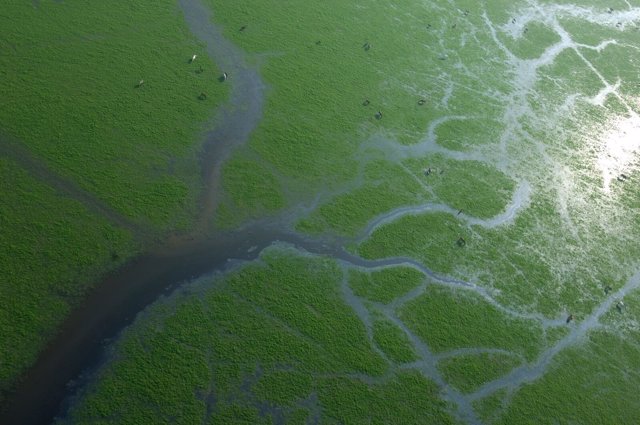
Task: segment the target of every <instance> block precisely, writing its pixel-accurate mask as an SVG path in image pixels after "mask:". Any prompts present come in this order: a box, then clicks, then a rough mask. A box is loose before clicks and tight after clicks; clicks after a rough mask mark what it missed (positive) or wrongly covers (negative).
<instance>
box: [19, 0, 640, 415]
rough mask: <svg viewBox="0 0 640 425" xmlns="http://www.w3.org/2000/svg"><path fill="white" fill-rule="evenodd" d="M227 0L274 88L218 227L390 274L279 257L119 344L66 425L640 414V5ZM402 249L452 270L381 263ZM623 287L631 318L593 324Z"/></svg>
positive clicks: (161, 313)
mask: <svg viewBox="0 0 640 425" xmlns="http://www.w3.org/2000/svg"><path fill="white" fill-rule="evenodd" d="M486 3H489V2H486ZM561 3H562V4H564V5H569V6H567V7H564V6H558V5H559V4H561ZM208 4H209V5H210V6H211V8H212V10H213V11H214V20H215V21H216V22H217V23H219V24H220V25H222V27H223V28H224V31H225V35H226V36H227V37H228V38H229V39H230V40H232V41H233V42H235V43H236V44H237V45H239V46H240V47H241V48H242V49H244V50H245V51H246V52H248V55H249V57H250V58H251V60H253V61H254V62H255V63H256V64H257V65H258V66H259V68H260V70H261V75H262V76H263V78H264V80H265V82H266V84H267V85H268V87H269V89H268V90H267V98H266V102H265V105H264V111H263V120H262V121H261V123H260V125H259V127H258V128H257V129H256V131H255V132H254V133H253V134H252V137H251V141H250V143H249V145H248V146H247V147H245V148H243V149H241V151H239V152H237V154H236V155H235V156H234V157H233V158H232V159H231V160H230V161H229V162H228V163H227V164H226V166H225V167H224V169H223V172H222V184H223V187H224V189H225V192H226V193H225V197H224V199H223V203H222V204H221V206H220V209H219V211H218V216H217V224H218V225H220V226H222V227H225V226H226V227H231V226H233V225H236V224H240V223H241V222H243V220H245V219H248V218H256V217H260V216H263V215H265V214H266V215H271V214H276V213H277V212H278V211H280V210H283V209H287V208H288V207H291V206H296V205H297V206H300V205H302V207H308V206H309V205H312V206H313V208H307V211H308V210H309V209H310V210H311V211H309V212H308V213H305V214H304V215H303V216H302V217H300V220H299V221H297V222H295V220H294V222H293V223H290V224H291V226H292V227H293V226H295V227H296V229H297V230H299V231H302V232H304V233H308V234H313V235H321V236H325V235H326V234H332V235H340V236H345V237H347V238H350V237H356V236H357V238H354V239H347V240H348V241H350V242H348V246H349V247H350V248H352V247H355V248H353V251H354V252H356V254H358V255H361V256H362V257H364V258H365V259H368V260H372V261H371V264H375V266H372V267H373V268H372V269H371V270H365V269H363V268H361V267H355V266H354V267H353V268H350V266H345V265H344V264H342V267H339V266H338V264H336V263H334V262H333V261H332V260H330V259H327V258H318V257H312V256H309V255H302V254H299V253H297V252H296V251H294V250H292V249H289V250H278V249H274V250H269V251H267V252H264V253H263V254H262V256H261V258H260V259H259V260H258V261H256V262H252V263H250V264H245V265H243V266H242V267H240V268H238V269H236V270H235V271H233V272H230V273H229V274H228V275H224V276H216V277H215V278H211V279H205V280H203V281H202V282H201V283H199V284H194V285H190V286H188V287H186V288H185V289H184V290H183V291H181V292H179V293H178V294H175V295H174V296H172V297H171V298H169V299H167V300H162V301H160V302H158V303H156V304H155V305H154V306H153V307H151V308H150V309H148V310H147V311H146V312H144V313H143V314H142V315H141V316H140V317H139V319H138V320H137V322H136V323H135V324H134V326H132V327H130V328H129V329H127V330H126V331H125V332H124V333H123V335H122V337H121V338H120V340H119V341H118V342H117V343H116V344H115V346H114V347H113V350H114V351H113V353H112V354H113V356H112V358H111V360H110V361H108V362H107V364H106V365H105V366H104V367H103V368H102V369H100V370H99V372H98V373H97V375H96V377H95V379H94V380H93V381H92V382H91V383H90V384H89V385H88V386H87V387H86V388H85V389H84V390H83V392H82V393H81V394H80V396H79V399H78V403H77V404H76V405H75V406H74V408H73V409H72V411H71V412H70V416H69V420H70V421H72V422H78V423H88V422H92V421H106V422H108V421H111V422H114V423H118V422H124V421H127V420H130V421H132V422H142V423H144V422H150V423H158V422H162V421H165V422H170V421H173V422H180V423H192V422H194V421H199V422H202V421H203V419H204V422H205V423H206V422H210V423H214V422H237V423H243V422H245V423H260V422H264V423H269V422H278V421H284V422H291V423H297V422H305V421H307V422H313V421H314V420H316V419H317V418H320V419H321V420H322V422H326V423H363V422H365V423H366V422H367V421H370V422H385V421H392V420H399V421H400V422H403V423H421V422H425V418H429V420H430V421H431V422H436V423H447V422H453V421H454V419H453V417H454V416H458V418H456V419H461V417H464V419H467V421H468V422H473V418H472V416H473V414H475V415H476V416H477V417H478V421H483V422H486V423H528V422H531V421H532V420H535V422H536V423H553V421H560V422H563V421H564V422H571V421H577V422H579V423H585V424H589V423H594V424H596V423H597V424H599V423H620V422H622V421H625V422H631V421H632V419H633V413H634V412H637V411H638V409H639V407H638V404H637V400H635V399H633V398H632V394H634V388H636V387H637V384H638V383H637V376H636V375H637V374H635V372H634V370H635V369H637V366H638V365H637V362H638V358H640V354H639V353H640V351H639V349H638V346H637V344H635V342H634V340H635V339H637V332H636V329H637V323H638V322H637V319H636V317H637V316H636V315H637V314H638V308H637V305H638V303H637V300H636V298H635V297H634V296H635V294H636V292H633V290H634V288H635V287H634V286H629V285H627V286H624V285H625V282H626V281H628V279H629V276H631V275H633V273H634V271H635V270H636V269H637V257H638V255H639V254H640V252H638V246H637V244H636V243H635V241H636V240H637V239H638V237H640V234H638V232H639V230H638V229H640V227H638V226H637V224H638V221H639V218H638V214H637V206H638V201H637V188H634V187H633V185H632V184H630V183H633V182H634V179H635V178H636V177H635V174H636V170H637V165H638V161H637V149H638V147H637V146H636V145H634V144H633V143H632V142H629V140H630V139H632V137H624V133H625V132H628V133H629V134H635V133H634V131H636V130H635V128H636V127H638V123H637V117H634V115H633V111H634V110H635V109H637V96H638V95H639V94H640V93H638V89H637V84H636V82H637V81H636V80H637V78H638V77H637V73H635V67H634V66H633V65H634V63H635V59H631V60H630V61H629V60H627V59H625V57H633V55H634V54H635V48H634V47H633V46H634V45H637V42H638V37H639V35H638V33H637V32H635V30H634V29H633V28H632V26H633V25H634V24H635V22H636V21H637V20H639V19H640V11H639V10H637V9H634V8H629V7H628V5H626V4H623V3H621V2H620V3H615V4H614V5H612V7H614V9H616V11H618V10H623V9H625V8H628V9H629V13H626V14H616V13H615V12H612V13H608V12H607V11H606V9H605V8H603V7H602V6H601V5H598V4H595V2H593V1H592V2H583V3H582V4H580V5H576V4H575V3H574V2H550V1H544V2H539V3H537V4H535V5H532V4H530V3H525V2H513V1H506V0H505V1H495V2H490V4H478V2H472V1H454V2H449V3H446V4H445V2H439V1H434V2H428V3H425V2H415V1H410V0H404V1H400V2H394V3H392V4H390V3H388V2H381V1H373V0H372V1H370V2H358V3H355V2H344V1H342V2H339V1H337V0H330V1H327V2H319V3H314V4H308V2H307V3H305V2H302V1H294V2H290V3H288V5H287V8H286V10H284V9H283V7H282V5H281V4H280V3H277V2H275V1H254V0H250V1H247V2H242V3H238V2H215V3H214V2H209V3H208ZM612 4H613V3H612ZM583 6H586V7H587V8H582V7H583ZM609 15H611V16H609ZM618 19H620V20H623V21H624V23H623V25H621V26H617V23H616V20H618ZM241 28H242V30H241ZM525 29H526V31H525ZM607 40H615V42H607ZM577 43H582V44H585V45H579V44H577ZM618 80H619V82H618ZM149 87H150V86H149ZM421 101H424V102H422V103H421ZM199 106H202V105H199ZM377 111H381V112H382V113H383V114H382V116H381V117H380V119H376V116H375V114H376V112H377ZM194 122H195V121H194ZM18 136H19V135H18ZM611 140H614V141H619V140H623V141H624V142H625V143H626V145H625V146H626V147H625V149H622V150H620V149H616V146H619V143H618V145H616V144H614V143H613V142H611V143H610V141H611ZM621 151H622V152H621ZM429 168H433V172H432V173H428V175H425V174H426V173H425V169H427V170H428V169H429ZM441 170H443V171H444V173H442V174H441V173H440V171H441ZM621 173H624V174H625V175H628V176H630V178H629V179H626V178H623V179H622V180H618V178H617V177H620V174H621ZM185 179H186V180H184V181H189V180H188V177H185ZM627 180H629V181H627ZM187 186H188V185H187ZM523 187H525V188H526V187H529V188H530V189H529V190H528V191H521V190H520V189H521V188H523ZM525 192H526V193H525ZM185 199H187V198H185ZM107 200H108V199H107ZM300 203H301V204H300ZM187 204H188V202H187ZM403 207H414V208H415V211H413V210H412V211H411V213H406V214H405V213H402V211H400V210H397V211H400V213H399V214H397V215H393V214H391V213H392V212H393V211H396V209H399V208H403ZM187 210H188V208H187ZM460 210H462V211H460ZM458 211H460V213H458ZM129 216H131V217H134V218H135V214H134V215H131V214H129ZM383 216H384V217H385V220H382V221H381V222H380V223H378V225H377V226H375V227H374V228H373V230H372V232H371V234H363V229H366V227H367V225H368V224H370V223H373V222H374V221H375V219H376V218H380V217H383ZM296 218H297V217H296ZM175 220H176V222H179V221H180V220H179V219H175ZM460 237H462V238H463V239H464V241H465V242H464V243H457V241H458V240H459V238H460ZM399 257H407V258H409V259H410V260H412V261H415V262H416V263H420V264H421V265H422V266H424V268H425V269H429V270H431V271H433V272H435V273H436V277H434V278H433V279H431V278H429V280H428V279H427V278H426V276H425V274H424V273H422V272H418V271H417V270H418V269H419V267H416V268H415V269H414V268H409V267H407V265H406V264H401V261H400V260H398V264H395V263H394V264H392V265H393V267H391V266H388V265H387V268H384V269H380V268H378V266H377V265H378V264H382V263H384V261H385V259H386V261H391V262H392V263H393V259H396V258H399ZM373 260H379V261H378V262H376V261H373ZM414 265H415V264H414ZM425 273H426V272H425ZM431 280H439V281H440V282H439V283H438V282H432V281H431ZM341 282H342V284H343V285H344V284H348V285H349V288H350V289H351V291H352V292H353V294H352V295H353V298H355V300H356V301H353V300H352V299H350V297H349V296H347V295H345V293H344V291H342V290H341V288H342V289H344V286H342V287H341ZM444 283H446V284H444ZM465 283H467V284H469V288H470V289H469V288H467V289H464V288H462V286H463V285H465ZM605 285H610V286H611V289H610V290H609V291H608V292H609V293H606V292H605V289H604V288H605V287H606V286H605ZM623 287H625V288H627V289H628V290H630V291H632V292H631V293H629V294H626V296H624V299H625V301H628V303H627V304H628V308H627V309H625V310H624V311H622V312H619V311H617V310H616V309H615V308H613V307H612V308H611V309H610V310H611V311H608V312H606V313H605V314H603V315H602V316H599V313H598V314H596V313H597V312H598V308H599V306H601V305H602V303H603V302H606V301H607V300H611V297H613V296H614V295H613V294H615V293H616V292H617V291H619V290H621V288H623ZM412 291H415V292H412ZM407 293H411V296H410V297H408V299H406V298H407V297H405V298H401V297H402V296H403V295H405V294H407ZM394 301H396V303H394ZM363 306H364V308H363ZM569 314H572V315H574V316H573V317H574V319H573V321H572V322H571V323H565V318H567V317H568V315H569ZM594 314H595V316H594ZM583 326H584V328H583ZM583 329H584V330H585V331H584V332H582V330H583ZM555 349H557V351H554V350H555ZM167 365H170V367H168V366H167ZM512 371H515V372H519V373H515V374H514V375H510V373H511V372H512ZM174 382H177V384H174ZM491 384H493V385H491ZM170 389H171V391H170ZM603 394H604V395H606V397H602V395H603ZM214 401H215V403H214ZM407 401H408V402H407ZM406 406H411V409H410V410H409V409H407V407H406ZM465 407H469V408H470V410H471V409H472V410H474V412H471V413H468V412H467V416H464V415H462V414H461V412H465ZM470 417H471V419H469V418H470Z"/></svg>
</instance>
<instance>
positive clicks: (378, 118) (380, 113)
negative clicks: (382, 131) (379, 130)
mask: <svg viewBox="0 0 640 425" xmlns="http://www.w3.org/2000/svg"><path fill="white" fill-rule="evenodd" d="M376 119H377V120H381V119H382V111H378V112H376Z"/></svg>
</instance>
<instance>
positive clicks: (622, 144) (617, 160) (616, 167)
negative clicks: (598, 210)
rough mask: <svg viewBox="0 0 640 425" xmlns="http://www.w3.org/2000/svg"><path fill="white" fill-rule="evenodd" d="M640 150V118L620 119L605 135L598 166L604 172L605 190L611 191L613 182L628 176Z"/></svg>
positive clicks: (633, 116) (635, 116) (635, 115)
mask: <svg viewBox="0 0 640 425" xmlns="http://www.w3.org/2000/svg"><path fill="white" fill-rule="evenodd" d="M639 149H640V116H638V115H637V114H632V115H631V116H629V117H624V118H618V119H616V120H614V122H613V123H612V126H611V129H610V130H609V131H608V132H607V133H605V134H604V137H603V141H602V145H601V150H600V152H599V154H598V159H597V166H598V168H599V169H600V171H601V172H602V178H603V180H604V190H605V191H606V192H609V191H610V185H611V181H612V180H614V179H617V178H622V176H623V175H625V176H628V175H629V173H630V170H629V167H630V166H631V165H632V164H633V163H634V162H635V159H636V156H637V153H638V150H639Z"/></svg>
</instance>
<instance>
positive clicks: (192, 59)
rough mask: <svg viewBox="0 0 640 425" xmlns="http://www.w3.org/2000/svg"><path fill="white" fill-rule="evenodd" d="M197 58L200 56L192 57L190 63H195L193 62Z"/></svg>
mask: <svg viewBox="0 0 640 425" xmlns="http://www.w3.org/2000/svg"><path fill="white" fill-rule="evenodd" d="M197 57H198V55H193V56H191V60H190V61H189V63H193V61H194V60H196V58H197Z"/></svg>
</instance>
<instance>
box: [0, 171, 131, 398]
mask: <svg viewBox="0 0 640 425" xmlns="http://www.w3.org/2000/svg"><path fill="white" fill-rule="evenodd" d="M0 181H2V185H1V186H0V199H2V204H1V206H0V226H1V227H2V232H0V246H2V247H3V255H2V256H0V270H2V272H1V273H0V276H1V278H2V281H3V285H0V298H1V299H2V300H3V303H2V305H3V307H2V309H0V335H2V338H1V339H0V341H2V342H1V343H0V358H1V359H2V361H0V393H3V392H4V391H6V390H8V389H9V388H10V386H11V385H12V383H13V382H14V381H15V379H16V378H17V376H18V375H19V374H20V373H21V372H22V371H24V370H25V369H26V368H27V367H28V366H30V365H31V363H32V362H33V361H34V360H35V358H36V356H37V354H38V352H39V351H40V349H41V348H42V346H43V345H44V344H45V343H46V341H47V340H48V338H49V337H50V336H51V335H52V334H53V333H54V332H55V329H56V326H57V325H58V324H59V323H60V322H61V321H62V320H63V319H64V317H65V316H66V315H67V314H68V312H69V310H70V309H71V308H73V307H74V306H75V305H77V303H78V302H79V301H80V300H81V299H82V297H83V295H84V294H86V292H87V290H89V289H90V286H89V284H90V282H92V281H94V280H95V279H97V278H98V276H99V275H100V273H101V272H104V271H105V270H108V269H112V268H114V267H117V266H118V265H120V264H122V261H123V260H124V258H123V257H120V256H121V255H122V256H125V255H130V254H131V253H133V252H135V251H136V250H137V249H138V246H137V244H136V243H135V242H134V241H133V239H132V236H131V234H130V233H129V232H127V231H125V230H122V229H118V228H116V227H114V226H113V225H112V224H110V223H109V222H108V221H107V220H105V219H103V218H101V217H99V216H97V215H96V214H94V213H92V212H90V211H88V210H87V208H86V207H85V206H84V205H82V204H81V203H80V202H77V201H75V200H73V199H65V198H63V197H60V194H59V193H57V192H56V191H54V190H53V189H52V188H50V187H48V186H47V184H46V183H45V182H42V181H38V180H37V179H35V178H34V177H32V176H31V175H30V174H29V172H28V171H27V170H25V169H23V168H22V167H20V165H18V164H16V163H15V162H12V161H10V160H7V159H4V158H0Z"/></svg>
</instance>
